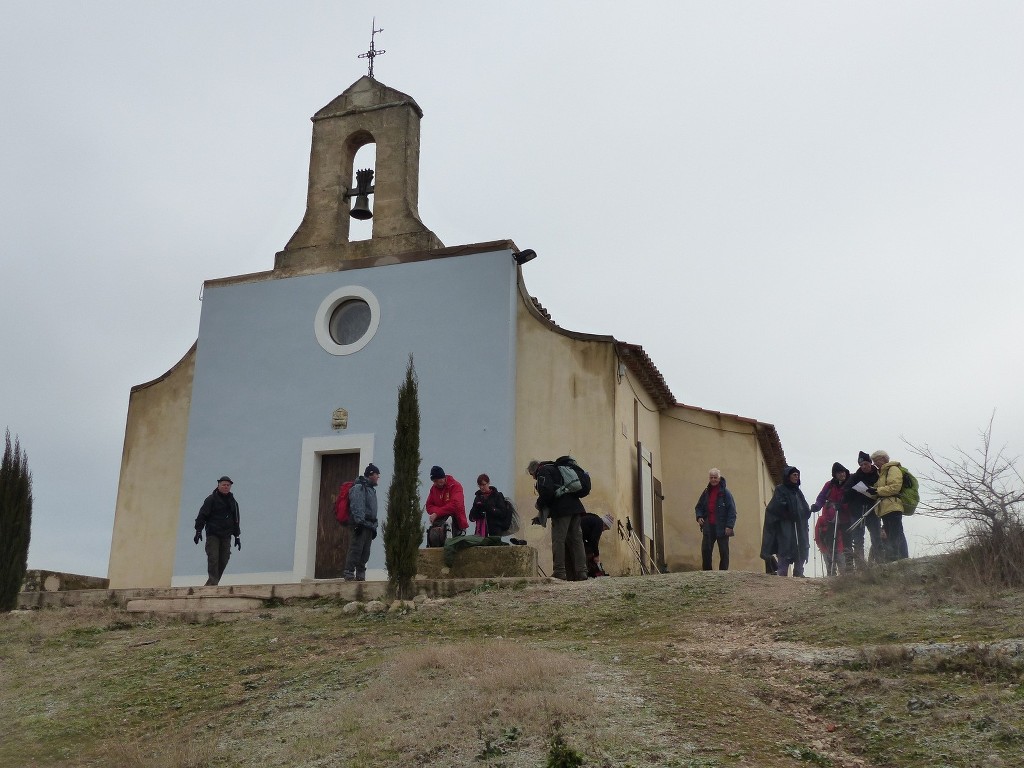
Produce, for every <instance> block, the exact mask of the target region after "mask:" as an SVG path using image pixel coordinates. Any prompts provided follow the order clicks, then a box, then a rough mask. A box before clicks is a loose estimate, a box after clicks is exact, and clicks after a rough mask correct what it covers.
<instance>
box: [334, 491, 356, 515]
mask: <svg viewBox="0 0 1024 768" xmlns="http://www.w3.org/2000/svg"><path fill="white" fill-rule="evenodd" d="M355 484H356V481H355V480H349V481H348V482H347V483H342V484H341V488H339V489H338V500H337V501H335V502H334V519H335V520H337V521H338V522H339V523H341V524H342V525H348V524H349V523H350V522H351V518H350V517H349V514H348V492H349V491H350V490H352V486H353V485H355Z"/></svg>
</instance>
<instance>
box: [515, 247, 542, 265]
mask: <svg viewBox="0 0 1024 768" xmlns="http://www.w3.org/2000/svg"><path fill="white" fill-rule="evenodd" d="M512 258H513V259H515V260H516V264H519V265H520V266H522V265H523V264H525V263H526V262H528V261H533V260H534V259H536V258H537V252H536V251H535V250H533V248H527V249H525V250H522V251H519V253H516V254H514V255H513V256H512Z"/></svg>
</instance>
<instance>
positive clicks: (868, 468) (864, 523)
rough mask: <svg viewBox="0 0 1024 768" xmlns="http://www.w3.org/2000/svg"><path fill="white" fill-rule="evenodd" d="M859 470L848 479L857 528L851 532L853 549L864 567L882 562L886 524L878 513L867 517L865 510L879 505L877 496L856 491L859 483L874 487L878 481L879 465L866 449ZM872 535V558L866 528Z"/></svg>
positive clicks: (860, 456) (849, 500)
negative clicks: (877, 465) (867, 548)
mask: <svg viewBox="0 0 1024 768" xmlns="http://www.w3.org/2000/svg"><path fill="white" fill-rule="evenodd" d="M857 466H858V469H857V471H856V472H854V473H853V474H852V475H850V479H849V480H847V481H846V486H845V487H846V503H847V504H848V505H849V507H850V516H851V518H852V519H853V523H852V525H853V526H854V527H853V530H851V531H850V549H851V550H852V551H853V561H854V564H855V566H856V567H858V568H863V567H864V566H865V565H866V564H867V562H869V561H870V562H871V563H877V562H880V558H881V555H882V535H881V534H882V523H881V521H880V520H879V518H878V515H876V514H875V513H874V512H872V513H871V514H870V515H867V516H865V513H866V512H867V511H868V510H869V509H871V507H872V506H874V504H875V499H873V498H871V497H870V496H866V495H864V494H863V493H861V492H860V491H856V490H854V486H856V485H857V483H864V485H865V486H866V487H868V488H873V487H874V486H875V483H877V482H878V467H876V466H875V465H874V464H872V463H871V456H869V455H868V454H867V453H865V452H864V451H861V452H860V453H858V454H857ZM865 528H866V529H867V531H868V533H869V534H870V535H871V552H870V553H869V558H870V560H869V559H868V558H865V557H864V529H865Z"/></svg>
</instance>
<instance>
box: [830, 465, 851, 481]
mask: <svg viewBox="0 0 1024 768" xmlns="http://www.w3.org/2000/svg"><path fill="white" fill-rule="evenodd" d="M836 472H845V473H846V476H847V477H849V476H850V470H848V469H847V468H846V467H844V466H843V465H842V464H840V463H839V462H838V461H837V462H836V463H835V464H833V465H832V477H833V478H834V477H835V476H836Z"/></svg>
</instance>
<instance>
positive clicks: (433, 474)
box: [430, 464, 445, 480]
mask: <svg viewBox="0 0 1024 768" xmlns="http://www.w3.org/2000/svg"><path fill="white" fill-rule="evenodd" d="M444 476H445V475H444V470H443V469H441V468H440V467H439V466H437V465H436V464H435V465H434V466H432V467H431V468H430V479H431V480H440V479H441V478H442V477H444Z"/></svg>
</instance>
